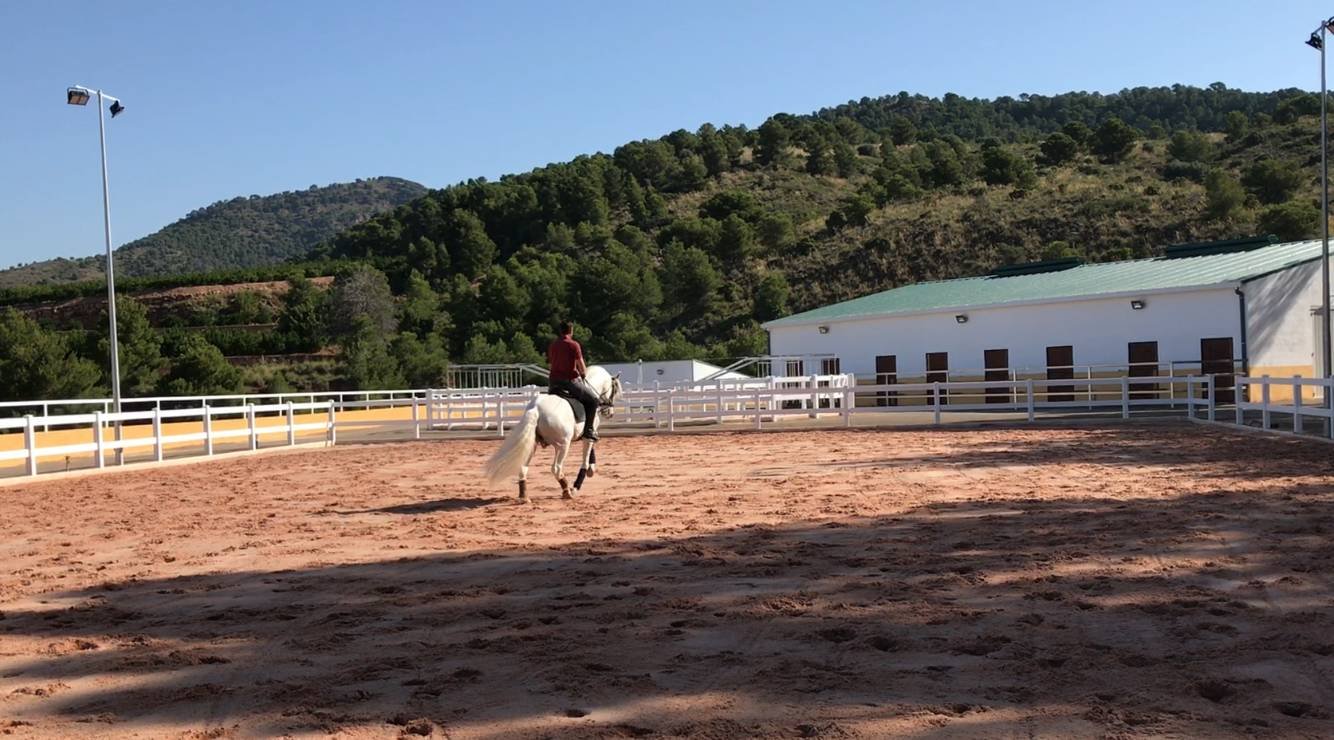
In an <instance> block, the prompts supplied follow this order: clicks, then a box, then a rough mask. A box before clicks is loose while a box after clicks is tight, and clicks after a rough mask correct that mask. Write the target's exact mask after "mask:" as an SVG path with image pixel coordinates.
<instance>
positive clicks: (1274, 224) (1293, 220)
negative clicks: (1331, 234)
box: [1259, 201, 1320, 241]
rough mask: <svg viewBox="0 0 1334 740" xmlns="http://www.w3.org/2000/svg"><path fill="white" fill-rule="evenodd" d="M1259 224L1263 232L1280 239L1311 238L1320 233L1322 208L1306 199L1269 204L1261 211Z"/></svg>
mask: <svg viewBox="0 0 1334 740" xmlns="http://www.w3.org/2000/svg"><path fill="white" fill-rule="evenodd" d="M1259 226H1260V231H1261V233H1264V234H1273V235H1275V236H1277V237H1278V238H1279V239H1280V240H1284V241H1296V240H1298V239H1310V238H1312V237H1315V236H1318V235H1319V232H1320V209H1319V208H1317V207H1316V206H1315V205H1314V204H1312V203H1308V202H1305V201H1289V202H1287V203H1282V204H1279V205H1274V206H1269V207H1268V208H1266V209H1264V210H1263V211H1261V212H1260V219H1259Z"/></svg>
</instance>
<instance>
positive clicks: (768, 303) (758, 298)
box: [755, 272, 792, 321]
mask: <svg viewBox="0 0 1334 740" xmlns="http://www.w3.org/2000/svg"><path fill="white" fill-rule="evenodd" d="M791 294H792V289H791V287H789V286H788V284H787V278H785V277H783V274H782V273H780V272H770V273H767V274H766V275H765V276H764V277H763V278H762V279H761V280H760V284H759V287H757V288H756V289H755V318H756V319H759V320H760V321H771V320H773V319H777V318H781V317H783V316H786V315H787V313H788V308H787V302H788V298H789V297H790V296H791Z"/></svg>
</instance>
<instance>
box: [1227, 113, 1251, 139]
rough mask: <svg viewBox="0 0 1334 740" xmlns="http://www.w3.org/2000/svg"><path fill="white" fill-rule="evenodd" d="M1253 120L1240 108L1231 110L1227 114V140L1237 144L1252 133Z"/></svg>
mask: <svg viewBox="0 0 1334 740" xmlns="http://www.w3.org/2000/svg"><path fill="white" fill-rule="evenodd" d="M1250 126H1251V122H1250V119H1248V118H1247V117H1246V114H1245V113H1242V112H1241V111H1239V110H1234V111H1231V112H1230V113H1228V114H1227V127H1226V131H1227V140H1228V143H1229V144H1235V143H1237V142H1239V141H1241V140H1242V139H1244V138H1246V134H1248V133H1250Z"/></svg>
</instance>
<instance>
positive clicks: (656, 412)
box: [653, 380, 662, 429]
mask: <svg viewBox="0 0 1334 740" xmlns="http://www.w3.org/2000/svg"><path fill="white" fill-rule="evenodd" d="M661 416H662V381H661V380H655V381H653V428H654V429H661V428H662V424H660V423H659V422H658V419H659V418H660V417H661Z"/></svg>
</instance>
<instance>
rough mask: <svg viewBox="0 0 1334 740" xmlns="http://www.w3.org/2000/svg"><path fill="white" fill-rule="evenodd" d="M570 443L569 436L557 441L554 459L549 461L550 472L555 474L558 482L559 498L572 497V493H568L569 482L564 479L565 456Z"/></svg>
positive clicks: (568, 450)
mask: <svg viewBox="0 0 1334 740" xmlns="http://www.w3.org/2000/svg"><path fill="white" fill-rule="evenodd" d="M570 444H571V440H570V438H569V437H566V438H565V439H562V440H561V441H560V442H557V443H556V460H555V462H553V463H551V472H552V474H553V475H555V476H556V480H557V481H559V482H560V497H561V498H574V494H572V493H570V482H569V481H568V480H565V456H566V455H568V454H569V452H570Z"/></svg>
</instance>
